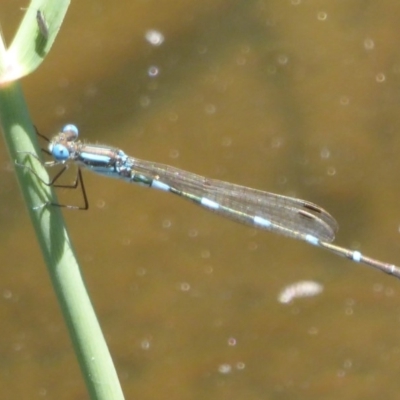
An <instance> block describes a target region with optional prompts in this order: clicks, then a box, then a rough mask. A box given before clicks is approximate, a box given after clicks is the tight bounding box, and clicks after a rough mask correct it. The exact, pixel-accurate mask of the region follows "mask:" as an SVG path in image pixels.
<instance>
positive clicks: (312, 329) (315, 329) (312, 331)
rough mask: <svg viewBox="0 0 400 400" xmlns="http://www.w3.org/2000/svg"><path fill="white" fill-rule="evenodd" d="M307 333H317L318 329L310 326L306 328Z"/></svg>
mask: <svg viewBox="0 0 400 400" xmlns="http://www.w3.org/2000/svg"><path fill="white" fill-rule="evenodd" d="M308 333H309V334H310V335H318V333H319V329H318V328H316V327H315V326H312V327H311V328H310V329H309V330H308Z"/></svg>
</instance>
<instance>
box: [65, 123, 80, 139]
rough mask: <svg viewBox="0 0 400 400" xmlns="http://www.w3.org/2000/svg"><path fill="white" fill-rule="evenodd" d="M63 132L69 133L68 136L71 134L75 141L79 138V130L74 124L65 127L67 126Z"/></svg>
mask: <svg viewBox="0 0 400 400" xmlns="http://www.w3.org/2000/svg"><path fill="white" fill-rule="evenodd" d="M62 132H63V133H68V134H70V135H71V137H73V138H75V139H76V138H77V137H78V135H79V131H78V128H77V127H76V125H73V124H68V125H65V126H64V127H63V128H62Z"/></svg>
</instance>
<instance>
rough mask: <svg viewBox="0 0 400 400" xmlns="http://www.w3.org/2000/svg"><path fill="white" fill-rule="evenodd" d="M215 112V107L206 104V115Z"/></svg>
mask: <svg viewBox="0 0 400 400" xmlns="http://www.w3.org/2000/svg"><path fill="white" fill-rule="evenodd" d="M216 110H217V107H215V105H214V104H207V105H206V106H205V111H206V114H215V111H216Z"/></svg>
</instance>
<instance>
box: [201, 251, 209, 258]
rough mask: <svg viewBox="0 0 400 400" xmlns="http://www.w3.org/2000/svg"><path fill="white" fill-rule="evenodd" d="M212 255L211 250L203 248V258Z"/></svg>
mask: <svg viewBox="0 0 400 400" xmlns="http://www.w3.org/2000/svg"><path fill="white" fill-rule="evenodd" d="M210 255H211V253H210V251H209V250H203V251H202V252H201V258H210Z"/></svg>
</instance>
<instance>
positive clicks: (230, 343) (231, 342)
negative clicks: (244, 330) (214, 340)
mask: <svg viewBox="0 0 400 400" xmlns="http://www.w3.org/2000/svg"><path fill="white" fill-rule="evenodd" d="M236 344H237V341H236V339H235V338H232V337H230V338H229V339H228V346H236Z"/></svg>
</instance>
